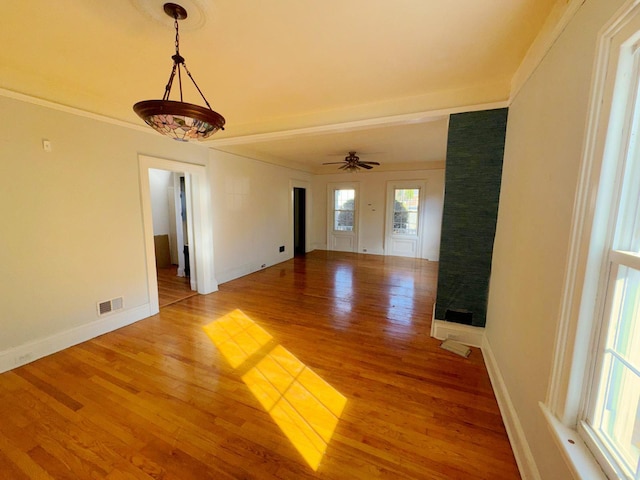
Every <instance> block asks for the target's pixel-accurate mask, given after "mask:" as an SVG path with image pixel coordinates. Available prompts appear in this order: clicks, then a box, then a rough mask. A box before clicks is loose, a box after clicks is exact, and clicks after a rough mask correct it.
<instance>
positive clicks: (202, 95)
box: [182, 62, 213, 110]
mask: <svg viewBox="0 0 640 480" xmlns="http://www.w3.org/2000/svg"><path fill="white" fill-rule="evenodd" d="M182 66H183V67H184V71H185V72H187V75H189V78H190V79H191V81H192V82H193V84H194V85H195V86H196V89H197V90H198V93H200V96H201V97H202V100H204V103H206V104H207V107H209V110H213V108H211V105H209V102H207V99H206V98H205V96H204V93H202V90H200V87H199V86H198V84H197V83H196V81H195V80H194V79H193V77H192V76H191V72H190V71H189V69H188V68H187V64H186V63H184V62H182Z"/></svg>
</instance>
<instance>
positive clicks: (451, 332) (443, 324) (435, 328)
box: [431, 306, 484, 347]
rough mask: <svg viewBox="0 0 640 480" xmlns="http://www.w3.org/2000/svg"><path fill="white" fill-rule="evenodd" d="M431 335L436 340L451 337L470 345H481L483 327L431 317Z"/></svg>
mask: <svg viewBox="0 0 640 480" xmlns="http://www.w3.org/2000/svg"><path fill="white" fill-rule="evenodd" d="M434 308H435V306H434ZM431 336H432V337H434V338H437V339H438V340H446V339H451V340H455V341H456V342H460V343H464V344H465V345H469V346H472V347H482V344H483V340H484V327H473V326H471V325H463V324H461V323H455V322H447V321H446V320H436V319H435V318H432V319H431Z"/></svg>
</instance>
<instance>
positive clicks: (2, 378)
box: [0, 251, 520, 480]
mask: <svg viewBox="0 0 640 480" xmlns="http://www.w3.org/2000/svg"><path fill="white" fill-rule="evenodd" d="M436 276H437V264H436V263H433V262H428V261H425V260H419V259H406V258H398V257H382V256H373V255H359V254H349V253H337V252H324V251H315V252H312V253H310V254H307V255H306V256H304V257H296V258H295V259H292V260H289V261H286V262H283V263H281V264H279V265H275V266H273V267H270V268H266V269H264V270H261V271H259V272H256V273H254V274H252V275H248V276H245V277H243V278H240V279H237V280H234V281H231V282H228V283H225V284H222V285H220V290H219V291H218V292H216V293H213V294H210V295H196V296H190V297H189V298H183V299H179V300H175V298H177V297H176V296H173V297H172V298H173V299H174V300H171V302H170V303H169V304H167V305H166V306H164V307H163V308H162V310H161V311H160V313H159V314H158V315H155V316H153V317H150V318H148V319H145V320H142V321H140V322H137V323H135V324H133V325H130V326H128V327H125V328H122V329H120V330H117V331H115V332H111V333H109V334H106V335H102V336H100V337H98V338H96V339H94V340H91V341H89V342H85V343H83V344H80V345H77V346H75V347H72V348H70V349H67V350H65V351H63V352H59V353H57V354H54V355H51V356H49V357H46V358H43V359H41V360H38V361H36V362H33V363H31V364H29V365H26V366H24V367H20V368H18V369H15V370H14V371H11V372H7V373H5V374H2V375H0V418H3V419H7V420H3V421H2V423H0V469H2V474H5V472H7V474H8V475H10V478H16V479H18V478H32V479H40V478H54V479H58V478H74V479H85V478H86V479H90V478H107V479H110V480H113V479H138V480H142V479H150V478H153V479H164V480H167V479H180V480H189V479H198V480H199V479H206V478H215V479H265V480H268V479H295V480H303V479H314V478H322V479H332V480H344V479H362V480H370V479H430V480H432V479H436V480H437V479H442V480H445V479H446V480H451V479H471V478H473V479H491V480H510V479H518V478H520V476H519V474H518V470H517V466H516V463H515V460H514V458H513V453H512V451H511V448H510V445H509V442H508V439H507V436H506V433H505V429H504V425H503V423H502V419H501V416H500V412H499V410H498V407H497V404H496V400H495V396H494V394H493V391H492V389H491V383H490V381H489V378H488V375H487V371H486V368H485V366H484V361H483V358H482V353H481V351H480V350H479V349H475V348H474V349H472V354H471V356H470V357H469V358H462V357H459V356H456V355H454V354H452V353H451V352H447V351H445V350H442V349H440V348H439V345H440V342H438V341H437V340H435V339H432V338H430V336H429V332H430V326H431V325H430V322H431V320H430V317H431V312H432V308H433V302H434V296H435V288H436ZM173 280H174V279H173V278H171V281H173ZM189 292H190V290H189ZM183 293H184V292H183ZM172 295H173V294H172ZM235 309H240V310H241V311H242V312H244V314H245V315H247V316H248V317H249V318H250V319H251V320H252V321H254V322H255V323H256V324H257V325H259V326H260V327H261V328H262V329H264V330H265V331H266V332H268V333H269V334H270V335H271V336H272V337H273V340H272V342H271V343H268V344H267V345H265V346H264V348H262V349H259V350H258V351H257V353H254V354H253V355H254V357H251V358H250V361H249V360H247V361H246V362H245V363H244V364H243V365H241V366H240V367H238V368H237V369H233V368H231V366H230V365H229V363H228V362H227V360H226V359H225V357H224V355H223V354H222V353H221V351H220V350H219V349H218V348H217V347H216V345H214V343H213V342H212V340H211V339H210V338H209V337H208V336H207V334H206V333H205V332H204V330H203V328H202V327H203V326H205V325H208V324H210V323H211V322H214V321H215V320H216V319H218V318H220V317H222V316H224V315H227V314H228V313H230V312H232V311H233V310H235ZM276 345H280V346H282V347H284V348H285V349H286V350H287V351H289V352H290V353H291V354H292V355H293V356H294V357H295V358H297V359H298V360H299V361H300V362H302V364H304V365H305V366H306V367H307V368H308V369H310V370H311V371H313V372H315V374H317V375H318V376H319V377H321V378H322V379H323V380H324V381H325V382H326V383H328V384H329V385H331V386H332V387H333V388H335V389H336V390H337V391H338V392H339V393H340V394H341V395H343V396H344V397H346V398H347V403H346V405H345V407H344V410H343V412H342V415H341V417H340V419H339V421H338V423H337V424H336V427H335V431H334V432H333V435H332V436H331V437H330V440H329V443H328V444H327V446H326V453H325V454H324V457H323V458H322V460H321V462H320V464H319V467H318V468H317V470H316V471H314V470H313V469H312V468H311V467H310V466H309V465H308V464H307V463H306V462H305V460H304V459H303V456H302V455H301V454H300V453H299V452H298V451H297V449H296V447H295V446H294V445H293V444H292V443H291V441H289V439H288V438H287V436H285V434H284V433H283V432H282V431H281V430H280V429H279V427H278V425H277V424H276V423H275V421H274V420H273V419H272V418H271V416H270V414H269V412H267V411H265V410H264V408H263V407H262V405H261V403H260V402H259V401H258V400H257V399H256V397H254V396H253V394H252V393H251V390H250V389H249V388H248V387H247V385H246V384H245V383H244V381H243V379H242V375H243V374H244V373H246V372H247V371H249V370H251V368H253V366H254V365H256V364H257V363H258V362H259V361H260V360H261V358H263V356H264V355H265V354H266V353H267V352H268V351H269V350H270V349H271V348H272V347H273V346H276ZM283 398H284V397H283ZM287 398H289V397H287ZM288 408H290V407H288ZM293 408H294V409H295V406H294V407H293ZM323 415H325V416H326V410H324V413H323ZM311 423H312V424H313V422H311ZM0 477H1V475H0Z"/></svg>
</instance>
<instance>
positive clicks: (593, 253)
mask: <svg viewBox="0 0 640 480" xmlns="http://www.w3.org/2000/svg"><path fill="white" fill-rule="evenodd" d="M638 45H640V4H639V3H638V2H631V1H629V2H627V3H626V4H625V7H624V8H623V9H621V10H620V11H619V12H618V14H617V15H616V16H615V17H614V18H613V19H612V20H611V21H610V22H609V23H608V24H607V25H605V27H604V28H603V29H602V31H601V33H600V36H599V45H598V52H597V55H596V58H597V63H596V67H595V74H594V85H593V89H592V97H591V100H590V107H589V108H590V114H589V115H590V116H589V123H588V129H587V137H586V145H585V149H584V151H585V156H584V159H583V165H582V171H581V175H580V182H579V185H578V191H577V197H576V206H575V213H574V218H573V225H572V232H571V245H570V252H569V263H568V270H567V275H566V279H565V285H564V292H563V303H562V308H561V317H560V324H559V329H558V335H557V339H556V348H555V358H554V369H553V373H552V377H551V384H550V389H549V394H548V397H547V399H546V401H545V404H544V405H543V406H542V409H543V412H544V413H545V415H546V417H547V419H548V421H549V425H550V426H551V428H552V431H553V432H554V433H555V434H556V440H557V441H558V444H559V445H560V446H561V448H562V449H563V451H564V453H565V454H566V456H567V458H569V459H570V462H571V466H572V467H573V469H574V471H575V472H576V473H577V474H578V475H580V476H581V478H600V475H599V474H598V473H597V472H598V471H600V469H601V470H602V471H603V472H604V473H605V474H606V475H607V477H608V478H610V479H616V478H622V479H627V480H640V143H639V142H638V140H640V139H639V138H638V137H639V136H640V49H638ZM594 200H595V201H594ZM576 432H577V434H576ZM594 460H595V461H597V462H598V464H599V467H598V466H595V462H594ZM587 471H588V472H589V473H584V472H587Z"/></svg>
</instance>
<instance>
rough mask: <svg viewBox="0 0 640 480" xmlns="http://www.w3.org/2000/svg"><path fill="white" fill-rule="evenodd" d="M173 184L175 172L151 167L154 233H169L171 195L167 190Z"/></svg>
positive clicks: (150, 181)
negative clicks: (169, 195)
mask: <svg viewBox="0 0 640 480" xmlns="http://www.w3.org/2000/svg"><path fill="white" fill-rule="evenodd" d="M171 185H173V174H172V173H171V172H168V171H166V170H158V169H156V168H151V169H149V189H150V191H151V211H152V212H153V234H154V235H169V233H170V231H171V230H170V228H169V220H170V219H169V197H168V195H167V191H168V189H169V186H171Z"/></svg>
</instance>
